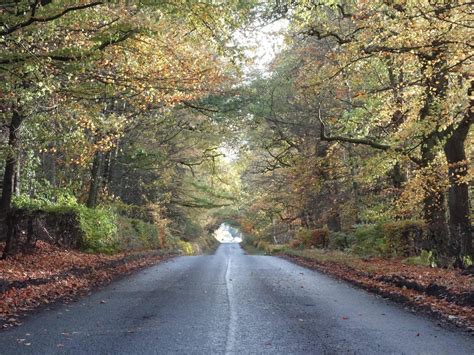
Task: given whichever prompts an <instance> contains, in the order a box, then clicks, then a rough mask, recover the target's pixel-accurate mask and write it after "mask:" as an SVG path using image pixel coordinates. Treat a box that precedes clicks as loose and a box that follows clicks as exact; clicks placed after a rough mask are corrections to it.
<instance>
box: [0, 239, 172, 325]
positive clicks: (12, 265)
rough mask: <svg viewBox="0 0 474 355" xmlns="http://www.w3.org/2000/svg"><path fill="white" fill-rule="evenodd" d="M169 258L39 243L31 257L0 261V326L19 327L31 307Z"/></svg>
mask: <svg viewBox="0 0 474 355" xmlns="http://www.w3.org/2000/svg"><path fill="white" fill-rule="evenodd" d="M0 249H1V248H0ZM168 257H169V256H166V255H160V254H159V253H158V252H146V253H143V252H136V253H119V254H115V255H104V254H87V253H82V252H79V251H76V250H64V249H60V248H57V247H54V246H52V245H50V244H48V243H44V242H41V241H38V242H37V247H36V248H35V250H34V251H33V252H32V253H31V254H19V255H15V256H14V257H10V258H7V259H6V260H0V325H1V326H2V327H3V328H7V327H9V326H12V325H17V324H20V323H19V318H20V317H21V316H22V315H24V314H25V313H26V312H28V311H30V310H32V309H34V308H37V307H39V306H41V305H45V304H49V303H51V302H54V301H57V300H66V301H67V300H70V299H73V298H74V297H75V296H77V295H79V294H84V293H85V292H87V291H88V290H90V289H91V288H93V287H96V286H99V285H102V284H105V283H107V282H109V281H110V280H112V279H113V278H114V277H117V276H119V275H123V274H127V273H130V272H132V271H134V270H137V269H140V268H143V267H146V266H150V265H153V264H157V263H159V262H160V261H162V260H164V259H166V258H168ZM104 303H105V301H104Z"/></svg>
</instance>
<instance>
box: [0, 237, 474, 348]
mask: <svg viewBox="0 0 474 355" xmlns="http://www.w3.org/2000/svg"><path fill="white" fill-rule="evenodd" d="M0 353H1V354H30V353H31V354H54V353H67V354H166V353H182V354H226V353H227V354H232V353H243V354H259V353H269V354H270V353H271V354H304V353H311V354H341V353H343V354H402V353H404V354H474V337H472V336H469V335H467V334H465V333H462V332H459V331H453V330H448V329H444V328H441V327H439V326H438V325H437V324H436V321H433V320H431V319H428V318H425V317H423V316H420V315H415V314H412V313H410V312H408V311H406V310H404V309H403V308H402V307H400V306H398V305H395V304H393V303H391V302H389V301H386V300H384V299H382V298H380V297H376V296H374V295H372V294H369V293H367V292H365V291H363V290H360V289H356V288H354V287H352V286H350V285H348V284H346V283H344V282H339V281H337V280H334V279H332V278H330V277H327V276H325V275H323V274H320V273H318V272H314V271H310V270H308V269H305V268H302V267H300V266H297V265H294V264H292V263H290V262H288V261H286V260H283V259H280V258H277V257H270V256H250V255H245V253H244V252H243V251H242V249H241V248H240V246H239V245H238V244H222V245H220V246H219V248H218V249H217V251H216V253H215V254H214V255H207V256H183V257H178V258H176V259H173V260H171V261H168V262H166V263H162V264H159V265H157V266H154V267H151V268H148V269H146V270H143V271H141V272H139V273H136V274H134V275H132V276H129V277H126V278H124V279H122V280H120V281H117V282H115V283H112V284H111V285H109V286H107V287H105V288H103V289H101V290H99V291H96V292H94V293H93V294H92V295H90V296H87V297H84V298H82V299H80V300H79V301H78V302H75V303H73V304H70V305H58V306H56V307H54V308H53V309H52V310H44V311H41V312H39V313H37V314H35V315H32V316H30V317H29V318H28V319H27V320H26V321H25V323H24V325H22V326H20V327H17V328H12V329H10V330H7V331H3V332H0Z"/></svg>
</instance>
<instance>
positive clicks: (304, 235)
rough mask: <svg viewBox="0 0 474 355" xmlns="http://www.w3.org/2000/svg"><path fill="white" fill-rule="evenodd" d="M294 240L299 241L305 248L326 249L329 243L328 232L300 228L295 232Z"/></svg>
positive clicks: (326, 230) (323, 229) (325, 230)
mask: <svg viewBox="0 0 474 355" xmlns="http://www.w3.org/2000/svg"><path fill="white" fill-rule="evenodd" d="M296 240H300V241H301V242H302V243H303V245H304V246H305V247H306V248H311V247H316V248H326V247H327V246H328V243H329V230H328V229H326V228H321V229H313V230H311V229H307V228H300V229H299V230H298V232H296ZM294 243H295V244H296V242H294Z"/></svg>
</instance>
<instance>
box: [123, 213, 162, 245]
mask: <svg viewBox="0 0 474 355" xmlns="http://www.w3.org/2000/svg"><path fill="white" fill-rule="evenodd" d="M117 223H118V232H117V234H118V238H117V239H118V243H119V245H120V249H122V250H130V249H160V248H162V245H161V244H162V243H161V238H160V235H159V233H158V228H157V226H156V225H154V224H152V223H148V222H145V221H142V220H140V219H135V218H127V217H121V216H119V217H118V219H117Z"/></svg>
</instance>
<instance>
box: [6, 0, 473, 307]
mask: <svg viewBox="0 0 474 355" xmlns="http://www.w3.org/2000/svg"><path fill="white" fill-rule="evenodd" d="M473 26H474V17H473V14H472V2H470V1H467V0H453V1H443V0H420V1H410V0H374V1H365V0H275V1H259V0H227V1H219V0H204V1H194V0H116V1H104V0H3V1H2V2H1V3H0V76H1V80H0V119H1V123H0V142H1V144H0V172H1V174H2V176H3V178H2V179H1V182H0V183H1V200H0V201H1V202H0V220H1V221H0V242H1V251H2V256H3V259H5V260H3V261H1V263H4V264H2V266H1V267H2V268H3V267H5V268H6V267H7V266H8V265H9V264H6V263H8V260H17V259H15V258H18V255H21V254H24V253H25V254H28V253H32V252H33V253H40V254H35V255H36V256H35V259H34V260H36V261H38V260H39V262H40V263H42V262H43V261H41V260H43V259H42V258H48V257H50V255H49V254H48V253H47V251H48V250H50V249H49V248H50V247H49V246H45V245H46V244H44V243H49V244H52V245H55V246H58V247H60V248H68V249H69V248H71V249H73V250H76V251H75V253H76V252H77V253H78V255H82V256H77V258H91V257H93V255H95V254H100V255H104V258H106V259H107V260H109V259H111V260H112V259H113V260H115V259H114V258H117V255H122V254H123V253H130V252H134V253H139V252H144V251H149V250H161V251H164V250H174V251H179V252H180V253H186V254H196V253H200V252H202V251H204V250H206V249H209V248H212V247H213V244H214V243H215V241H214V240H213V238H212V233H213V232H214V231H215V230H216V229H217V228H218V227H219V225H221V224H222V223H228V224H229V225H232V226H234V227H236V228H239V229H240V231H241V232H242V233H243V236H244V241H243V245H244V246H245V248H248V250H260V252H266V253H269V254H272V253H287V254H291V255H300V256H301V255H308V253H313V254H314V253H319V254H318V255H320V254H321V255H323V256H324V258H331V257H334V258H336V259H337V260H339V259H345V260H354V259H357V260H372V259H375V260H386V261H387V262H391V261H397V262H401V263H404V264H407V265H420V266H424V267H427V268H434V269H437V268H444V269H447V270H448V271H447V272H452V270H466V269H467V270H468V272H469V270H472V265H473V257H474V255H473V253H474V250H473V244H472V220H473V216H474V214H473V212H472V203H473V198H472V196H473V188H472V186H473V185H472V181H473V172H474V170H473V164H472V159H473V157H474V155H473V154H474V144H473V143H474V140H473V135H474V133H473V131H472V129H471V124H472V123H473V121H474V113H473V112H474V111H473V105H474V96H473V91H474V81H473V69H474V68H473V56H474V43H473V41H472V38H473ZM265 28H273V30H272V31H270V32H271V33H269V32H268V31H267V34H266V35H265V37H252V36H254V34H255V33H258V32H259V31H262V29H265ZM252 38H254V39H252ZM265 41H267V42H269V44H268V43H266V44H265V43H263V42H265ZM272 45H273V47H275V48H273V49H272ZM259 47H260V51H259V50H258V49H259ZM262 48H263V52H265V53H263V54H262ZM269 51H273V53H272V54H268V53H266V52H269ZM252 53H253V54H252ZM255 53H257V56H256V55H255ZM258 53H260V54H258ZM258 55H260V56H262V55H263V56H265V55H269V56H270V60H268V61H267V62H266V63H264V65H263V66H260V65H258V64H259V61H260V62H261V61H262V59H261V58H258ZM43 249H44V250H46V251H45V255H44V256H41V252H40V251H41V250H43ZM35 250H37V251H36V252H35ZM38 250H39V251H38ZM48 255H49V256H48ZM75 260H76V259H75ZM84 260H85V259H84ZM87 260H89V259H87ZM94 260H96V259H94ZM15 262H16V261H15ZM50 262H51V263H52V264H54V262H52V261H51V260H50ZM58 263H59V261H58ZM32 267H34V265H32ZM53 267H54V266H53ZM1 273H2V270H0V274H1ZM12 275H13V274H9V273H8V272H6V273H5V274H1V278H3V279H8V278H11V277H13V276H12ZM469 287H471V286H468V288H469ZM5 309H6V308H5ZM5 309H3V312H4V313H5V312H6V313H8V312H9V311H8V312H7V311H6V310H5ZM8 309H10V308H8ZM0 310H1V309H0Z"/></svg>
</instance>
